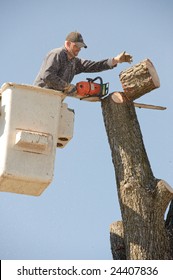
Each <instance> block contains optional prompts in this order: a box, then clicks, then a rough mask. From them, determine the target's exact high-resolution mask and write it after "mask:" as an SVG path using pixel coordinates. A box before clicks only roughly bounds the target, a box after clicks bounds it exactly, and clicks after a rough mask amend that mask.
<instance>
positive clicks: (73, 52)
mask: <svg viewBox="0 0 173 280" xmlns="http://www.w3.org/2000/svg"><path fill="white" fill-rule="evenodd" d="M80 50H81V48H79V47H78V46H77V45H76V44H75V43H73V42H70V46H69V52H70V54H71V55H72V56H73V57H75V56H78V54H79V52H80Z"/></svg>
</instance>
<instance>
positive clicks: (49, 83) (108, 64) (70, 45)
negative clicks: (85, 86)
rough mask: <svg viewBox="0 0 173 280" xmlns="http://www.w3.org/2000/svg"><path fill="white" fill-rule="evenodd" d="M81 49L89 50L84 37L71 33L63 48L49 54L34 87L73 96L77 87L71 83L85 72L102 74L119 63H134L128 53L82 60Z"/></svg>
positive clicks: (77, 33)
mask: <svg viewBox="0 0 173 280" xmlns="http://www.w3.org/2000/svg"><path fill="white" fill-rule="evenodd" d="M81 48H87V45H86V44H85V43H84V40H83V38H82V35H81V34H80V33H79V32H71V33H69V34H68V35H67V37H66V40H65V44H64V46H63V47H61V48H56V49H53V50H52V51H50V52H49V53H48V54H47V56H46V57H45V59H44V62H43V64H42V66H41V69H40V71H39V73H38V75H37V77H36V79H35V81H34V85H35V86H39V87H44V88H49V89H54V90H59V91H63V92H64V93H65V94H67V95H73V94H74V93H75V92H76V86H75V85H73V84H71V82H72V80H73V78H74V76H75V75H77V74H80V73H84V72H85V73H92V72H101V71H104V70H109V69H113V68H114V67H116V66H117V64H118V63H122V62H128V63H131V62H132V56H131V55H130V54H128V53H126V52H122V53H120V54H119V55H117V56H115V57H113V58H108V59H104V60H101V61H91V60H86V59H80V58H78V57H77V56H78V54H79V52H80V50H81Z"/></svg>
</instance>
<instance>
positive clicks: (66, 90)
mask: <svg viewBox="0 0 173 280" xmlns="http://www.w3.org/2000/svg"><path fill="white" fill-rule="evenodd" d="M76 91H77V89H76V86H75V85H72V84H69V85H68V86H67V87H65V88H64V93H65V94H67V95H71V96H73V95H75V93H76Z"/></svg>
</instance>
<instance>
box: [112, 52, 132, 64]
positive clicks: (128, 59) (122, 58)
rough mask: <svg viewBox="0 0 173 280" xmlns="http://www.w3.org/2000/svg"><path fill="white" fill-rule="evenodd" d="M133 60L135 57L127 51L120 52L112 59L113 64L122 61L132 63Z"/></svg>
mask: <svg viewBox="0 0 173 280" xmlns="http://www.w3.org/2000/svg"><path fill="white" fill-rule="evenodd" d="M132 61H133V57H132V56H131V55H130V54H128V53H126V52H125V51H124V52H122V53H120V54H119V55H117V56H116V57H114V58H113V60H112V62H113V65H115V64H117V63H122V62H128V63H131V62H132Z"/></svg>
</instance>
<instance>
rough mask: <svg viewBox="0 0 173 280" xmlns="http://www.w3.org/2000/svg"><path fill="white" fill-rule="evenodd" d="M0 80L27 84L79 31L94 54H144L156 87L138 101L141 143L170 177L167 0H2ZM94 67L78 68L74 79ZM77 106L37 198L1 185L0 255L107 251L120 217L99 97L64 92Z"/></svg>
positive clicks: (172, 98) (85, 54)
mask: <svg viewBox="0 0 173 280" xmlns="http://www.w3.org/2000/svg"><path fill="white" fill-rule="evenodd" d="M0 10H1V16H0V38H1V43H0V84H1V85H2V84H3V83H5V82H9V81H10V82H15V83H25V84H32V83H33V80H34V79H35V76H36V75H37V72H38V70H39V68H40V65H41V63H42V61H43V58H44V56H45V55H46V54H47V52H48V51H49V50H51V49H53V48H56V47H60V46H62V45H63V43H64V39H65V37H66V35H67V34H68V33H69V32H71V31H75V30H78V31H79V32H81V33H82V35H83V37H84V40H85V41H86V44H87V45H88V48H87V49H83V50H82V51H81V53H80V57H81V58H86V59H92V60H100V59H103V58H109V57H113V56H116V55H117V54H118V53H120V52H121V51H124V50H126V51H127V52H129V53H131V54H132V55H133V57H134V62H133V64H136V63H138V62H140V61H141V60H143V59H145V58H149V59H151V61H152V62H153V64H154V66H155V68H156V70H157V72H158V75H159V77H160V82H161V87H160V88H159V89H157V90H155V91H152V92H151V93H149V94H147V95H145V96H144V97H142V98H140V100H138V102H140V101H141V102H143V103H144V102H145V103H150V104H156V105H162V106H166V107H167V110H166V111H154V110H145V109H137V116H138V120H139V122H140V126H141V130H142V134H143V138H144V143H145V147H146V150H147V154H148V157H149V160H150V163H151V166H152V169H153V172H154V174H155V176H156V177H157V178H162V179H164V180H166V181H167V182H168V183H169V184H170V185H172V186H173V171H172V170H173V144H172V143H173V126H172V120H173V91H172V79H173V74H172V65H173V37H172V27H173V16H172V15H173V2H172V0H164V1H161V0H153V1H151V0H145V1H143V0H129V1H128V0H124V1H121V0H119V1H118V0H107V1H105V0H102V1H99V0H87V1H86V0H85V1H84V0H73V1H69V0H66V1H59V0H49V1H44V0H30V1H27V0H1V2H0ZM128 67H129V64H122V65H119V66H118V67H117V68H115V69H113V70H109V71H106V72H102V73H100V75H101V77H102V78H103V80H104V82H109V83H110V91H113V90H120V91H121V90H122V88H121V84H120V81H119V77H118V75H119V73H120V72H121V71H122V70H123V69H126V68H128ZM96 75H97V73H96V74H85V75H84V74H81V75H78V76H76V77H75V79H74V80H73V83H76V82H78V81H80V80H83V79H85V78H87V77H96ZM66 102H67V103H68V106H69V107H70V108H72V109H74V110H75V129H74V137H73V139H72V140H71V142H70V143H69V144H68V145H67V147H66V148H64V149H62V150H60V149H57V153H56V161H55V174H54V179H53V182H52V183H51V185H50V186H49V187H48V189H47V190H46V191H45V192H44V193H43V194H42V195H41V196H40V197H31V196H25V195H17V194H10V193H0V259H62V260H66V259H72V260H73V259H83V260H84V259H98V260H99V259H112V255H111V250H110V242H109V226H110V224H111V223H112V222H114V221H117V220H120V219H121V214H120V208H119V204H118V199H117V191H116V182H115V176H114V169H113V165H112V161H111V155H110V149H109V145H108V141H107V135H106V133H105V128H104V124H103V118H102V112H101V108H100V103H89V102H85V101H79V100H76V99H72V98H67V99H66Z"/></svg>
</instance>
